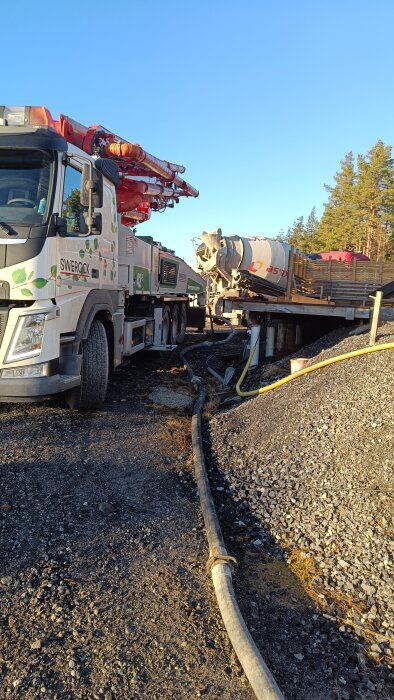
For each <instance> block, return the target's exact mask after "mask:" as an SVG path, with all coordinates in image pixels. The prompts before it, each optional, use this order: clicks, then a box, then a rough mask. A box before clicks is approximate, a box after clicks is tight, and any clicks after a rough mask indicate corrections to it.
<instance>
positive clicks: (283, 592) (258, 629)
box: [203, 429, 394, 700]
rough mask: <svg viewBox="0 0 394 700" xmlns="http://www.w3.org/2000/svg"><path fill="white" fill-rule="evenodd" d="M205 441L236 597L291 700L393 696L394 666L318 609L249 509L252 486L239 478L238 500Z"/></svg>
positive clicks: (207, 438)
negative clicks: (230, 556) (392, 671)
mask: <svg viewBox="0 0 394 700" xmlns="http://www.w3.org/2000/svg"><path fill="white" fill-rule="evenodd" d="M203 439H204V445H205V452H206V456H207V461H209V477H210V483H211V488H212V491H213V495H214V500H215V502H216V507H217V511H218V515H219V519H220V522H221V526H222V530H223V535H224V539H225V543H226V546H227V548H228V551H229V552H230V553H231V554H233V555H235V556H236V558H237V561H238V567H237V568H236V570H235V572H234V586H235V590H236V595H237V600H238V603H239V606H240V608H241V611H242V613H243V615H244V617H245V620H246V622H247V624H248V626H249V629H250V631H251V633H252V636H253V638H254V640H255V642H256V644H257V646H258V648H259V649H260V652H261V653H262V656H263V658H264V659H265V661H266V662H267V664H268V666H269V668H270V670H271V671H272V672H273V674H274V676H275V678H276V680H277V682H278V684H279V686H280V687H281V689H282V691H283V692H284V695H285V697H286V699H287V698H288V699H289V700H366V699H367V698H368V699H371V700H372V699H373V700H390V699H391V698H393V697H394V687H393V685H392V684H391V683H392V676H391V675H390V667H389V666H387V665H386V664H385V663H384V662H382V663H377V662H375V661H374V660H373V659H372V658H371V657H368V656H367V655H366V654H365V651H364V648H363V645H362V644H361V642H360V639H359V638H357V637H356V636H355V635H354V634H353V633H352V630H351V628H349V627H344V626H343V625H341V624H340V623H338V621H337V619H336V618H335V617H334V614H335V611H334V610H332V611H330V612H329V613H323V612H322V610H321V609H319V607H318V605H317V604H316V602H315V600H313V599H312V598H311V597H310V596H309V594H308V593H307V592H306V590H305V588H304V587H303V585H302V584H301V581H300V579H299V578H297V577H296V576H295V575H294V573H293V572H292V570H291V569H290V567H289V565H288V564H287V562H286V559H285V552H284V550H283V549H281V548H280V547H278V545H277V544H276V542H275V541H274V538H273V537H272V535H271V534H270V533H269V531H267V530H266V529H265V527H264V524H263V523H261V521H259V520H258V519H257V518H256V516H255V515H254V513H253V512H252V511H251V510H250V508H249V506H248V503H247V498H248V492H247V489H248V488H249V485H247V484H245V488H242V482H241V481H240V488H239V490H238V494H239V496H240V497H241V498H242V499H243V500H240V501H235V500H234V498H233V496H232V493H231V489H230V488H229V484H228V483H227V482H226V480H225V477H224V475H223V473H222V472H221V471H220V470H219V469H218V466H217V463H216V460H215V458H214V457H213V456H212V449H211V442H210V436H209V431H208V430H207V429H204V438H203ZM208 455H210V457H209V460H208ZM306 565H307V562H306ZM301 566H302V563H301ZM303 573H304V572H303ZM331 613H332V614H331ZM390 679H391V682H390Z"/></svg>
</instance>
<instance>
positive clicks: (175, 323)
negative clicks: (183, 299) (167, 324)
mask: <svg viewBox="0 0 394 700" xmlns="http://www.w3.org/2000/svg"><path fill="white" fill-rule="evenodd" d="M178 333H179V306H178V304H174V306H173V307H172V319H171V345H176V344H177V342H178V341H177V337H178Z"/></svg>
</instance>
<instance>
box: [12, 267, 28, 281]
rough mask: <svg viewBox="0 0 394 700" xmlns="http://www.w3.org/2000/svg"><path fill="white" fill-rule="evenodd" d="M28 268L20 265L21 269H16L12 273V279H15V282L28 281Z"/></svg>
mask: <svg viewBox="0 0 394 700" xmlns="http://www.w3.org/2000/svg"><path fill="white" fill-rule="evenodd" d="M26 277H27V275H26V270H25V268H24V267H20V268H19V270H14V272H13V273H12V279H13V280H14V282H15V284H23V283H24V282H26Z"/></svg>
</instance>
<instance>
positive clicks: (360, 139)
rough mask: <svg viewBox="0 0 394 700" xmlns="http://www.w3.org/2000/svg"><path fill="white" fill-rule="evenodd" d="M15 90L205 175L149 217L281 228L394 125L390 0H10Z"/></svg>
mask: <svg viewBox="0 0 394 700" xmlns="http://www.w3.org/2000/svg"><path fill="white" fill-rule="evenodd" d="M1 14H2V70H1V73H0V82H1V88H2V89H1V94H2V101H1V102H2V104H21V105H22V104H33V105H34V104H36V105H39V104H43V105H45V106H47V107H48V108H49V109H50V110H51V111H52V114H53V116H55V117H57V115H58V113H59V112H63V113H64V114H67V115H69V116H71V117H73V118H75V119H77V120H78V121H81V122H82V123H84V124H94V123H101V124H103V125H104V126H105V127H107V128H109V129H112V130H114V131H115V132H116V133H118V134H119V135H120V136H122V137H124V138H125V139H128V140H130V141H133V142H137V143H140V144H141V145H142V146H143V148H145V149H146V150H148V151H150V152H151V153H153V154H154V155H156V156H158V157H161V158H164V159H166V160H171V161H173V162H176V163H183V164H184V165H185V166H186V173H185V178H186V180H188V181H189V182H190V183H191V184H193V185H194V186H196V187H197V188H198V189H199V190H200V197H199V198H198V199H197V200H191V199H188V200H186V199H184V200H182V201H181V202H180V204H179V205H177V206H176V207H175V208H174V209H173V210H167V211H166V212H165V213H163V214H156V215H155V214H153V215H152V219H151V221H149V222H147V223H145V224H142V225H141V226H140V227H139V231H138V232H139V233H141V234H142V233H144V234H146V235H152V236H154V237H155V238H156V239H158V240H161V241H162V242H163V244H165V245H167V246H170V247H173V248H175V250H176V251H177V252H178V253H179V254H181V255H183V256H184V257H186V258H187V259H189V260H190V259H192V257H193V254H192V246H191V243H190V240H191V239H192V238H193V237H194V236H197V235H199V233H200V232H201V231H202V230H203V229H207V230H210V229H213V228H217V227H218V226H221V227H222V229H223V232H224V233H227V234H230V233H238V234H240V235H265V236H275V235H276V234H277V233H278V232H279V231H280V230H281V229H284V230H287V228H288V227H289V226H291V224H292V223H293V222H294V220H295V219H296V218H297V217H299V216H301V215H304V216H305V217H306V216H307V215H308V214H309V212H310V210H311V208H312V207H313V206H316V210H317V214H318V215H320V214H321V212H322V210H323V204H324V202H325V201H326V199H327V195H326V192H325V190H324V183H328V184H330V183H332V178H333V176H334V174H335V172H336V171H337V170H338V168H339V164H340V160H341V159H342V158H343V157H344V155H345V154H346V153H347V152H348V151H350V150H352V151H353V152H354V153H355V154H356V155H357V154H358V153H364V154H365V153H366V152H367V151H368V150H369V148H371V147H372V146H373V145H374V144H375V143H376V141H377V140H378V139H382V140H383V141H384V143H386V144H389V145H392V144H393V135H394V117H393V114H394V109H393V107H394V105H393V101H394V96H393V93H394V88H393V74H394V60H393V59H394V41H393V26H394V4H393V3H392V2H389V1H388V0H375V2H374V3H371V2H366V1H365V0H357V1H356V0H342V2H339V1H338V0H332V1H331V2H318V1H315V2H312V1H311V0H294V1H291V0H282V1H280V0H279V1H277V2H273V1H272V2H268V1H267V0H261V1H260V2H258V1H257V0H256V1H254V2H253V1H250V0H249V1H248V0H244V2H235V1H234V0H227V2H225V1H224V0H210V2H208V1H207V0H199V2H198V3H197V2H195V3H190V2H186V1H184V2H183V3H182V2H179V1H178V0H171V2H167V3H166V2H164V1H163V0H161V1H159V0H149V2H147V1H145V2H143V0H139V1H138V2H137V1H135V0H128V1H124V0H120V1H118V2H117V1H116V0H114V1H113V2H112V3H111V2H108V0H107V2H103V0H97V2H91V1H90V0H86V1H82V0H81V1H80V2H75V0H70V1H69V2H67V3H57V4H55V3H53V2H48V1H47V0H41V1H40V2H39V3H31V2H26V0H19V2H16V3H14V4H11V3H7V4H5V5H4V7H2V11H1Z"/></svg>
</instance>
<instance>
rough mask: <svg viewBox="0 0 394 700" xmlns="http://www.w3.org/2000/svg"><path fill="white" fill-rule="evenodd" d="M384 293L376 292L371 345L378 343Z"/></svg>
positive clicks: (370, 338) (370, 337)
mask: <svg viewBox="0 0 394 700" xmlns="http://www.w3.org/2000/svg"><path fill="white" fill-rule="evenodd" d="M382 297H383V292H376V294H375V302H374V305H373V311H372V321H371V334H370V336H369V344H370V345H375V343H376V333H377V332H378V324H379V316H380V307H381V305H382Z"/></svg>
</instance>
